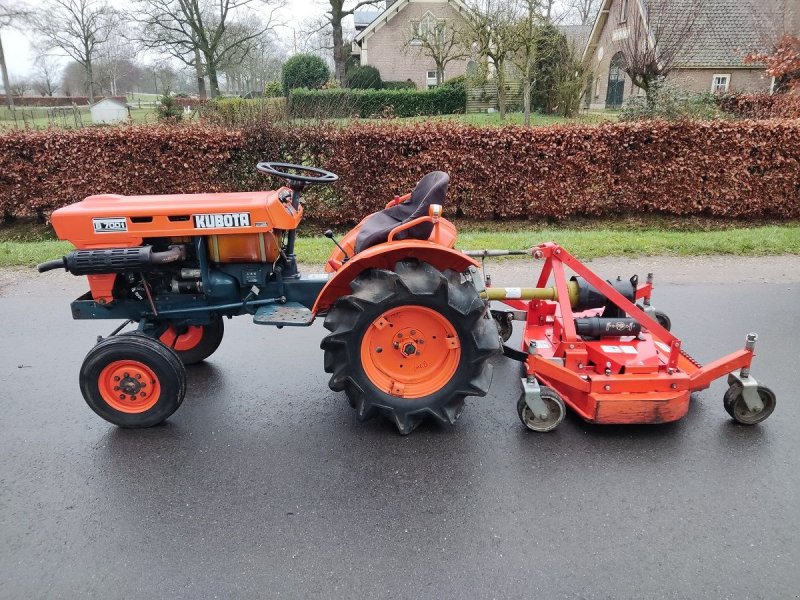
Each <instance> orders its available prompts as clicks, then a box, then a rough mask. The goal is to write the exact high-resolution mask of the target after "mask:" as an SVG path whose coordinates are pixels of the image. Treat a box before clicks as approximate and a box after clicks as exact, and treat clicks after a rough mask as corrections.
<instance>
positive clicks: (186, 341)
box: [158, 325, 203, 352]
mask: <svg viewBox="0 0 800 600" xmlns="http://www.w3.org/2000/svg"><path fill="white" fill-rule="evenodd" d="M158 339H159V340H161V343H162V344H164V345H165V346H169V347H170V348H172V349H173V350H177V351H178V352H185V351H186V350H191V349H192V348H194V347H195V346H197V344H199V343H200V340H202V339H203V326H202V325H190V326H189V327H187V328H186V332H185V333H180V334H179V333H178V332H177V330H176V329H175V328H174V327H172V326H170V328H169V329H167V330H166V331H165V332H164V333H163V334H161V337H160V338H158Z"/></svg>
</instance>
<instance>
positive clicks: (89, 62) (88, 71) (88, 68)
mask: <svg viewBox="0 0 800 600" xmlns="http://www.w3.org/2000/svg"><path fill="white" fill-rule="evenodd" d="M86 79H87V83H88V91H89V104H94V73H93V71H92V59H90V58H89V59H87V60H86Z"/></svg>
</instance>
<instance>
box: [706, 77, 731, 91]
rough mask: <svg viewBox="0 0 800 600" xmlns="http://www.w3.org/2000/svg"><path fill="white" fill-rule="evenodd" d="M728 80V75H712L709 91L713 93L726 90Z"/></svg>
mask: <svg viewBox="0 0 800 600" xmlns="http://www.w3.org/2000/svg"><path fill="white" fill-rule="evenodd" d="M730 81H731V76H730V75H714V77H713V78H712V79H711V91H712V92H714V93H715V94H722V93H725V92H727V91H728V85H729V84H730Z"/></svg>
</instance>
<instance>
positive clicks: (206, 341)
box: [158, 317, 225, 365]
mask: <svg viewBox="0 0 800 600" xmlns="http://www.w3.org/2000/svg"><path fill="white" fill-rule="evenodd" d="M224 333H225V325H224V324H223V323H222V318H221V317H217V318H215V319H213V320H212V321H210V322H208V323H207V324H205V325H184V326H183V327H180V326H175V325H170V326H169V329H167V330H166V331H165V332H164V333H162V334H161V336H160V337H159V338H158V339H159V340H160V341H161V343H162V344H164V345H165V346H167V347H168V348H172V349H173V350H174V351H175V354H177V355H178V358H180V359H181V362H182V363H183V364H184V365H194V364H197V363H199V362H202V361H204V360H205V359H207V358H208V357H209V356H211V355H212V354H213V353H214V352H215V351H216V350H217V348H219V345H220V343H221V342H222V336H223V334H224Z"/></svg>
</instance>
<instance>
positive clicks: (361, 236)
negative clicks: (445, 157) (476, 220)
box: [355, 171, 450, 253]
mask: <svg viewBox="0 0 800 600" xmlns="http://www.w3.org/2000/svg"><path fill="white" fill-rule="evenodd" d="M449 185H450V176H449V175H448V174H447V173H445V172H444V171H433V172H432V173H428V174H427V175H425V177H423V178H422V179H420V182H419V183H418V184H417V186H416V187H415V188H414V191H413V192H411V198H409V199H408V200H406V201H405V202H402V203H401V204H397V205H395V206H392V207H390V208H385V209H383V210H382V211H380V212H376V213H375V214H374V215H372V216H371V217H369V218H368V219H367V220H366V221H365V222H364V224H363V225H362V226H361V231H359V233H358V236H357V237H356V246H355V251H356V253H358V252H361V251H362V250H366V249H367V248H370V247H372V246H375V245H377V244H382V243H383V242H385V241H386V240H387V239H388V238H389V233H391V231H392V229H394V228H395V227H397V226H398V225H400V224H402V223H408V222H409V221H413V220H414V219H416V218H418V217H423V216H425V215H427V214H428V209H429V208H430V206H431V204H444V200H445V197H446V196H447V187H448V186H449ZM432 231H433V223H430V222H428V223H420V224H418V225H414V226H413V227H409V228H408V229H406V230H404V231H401V232H399V233H398V234H397V235H396V236H395V238H394V239H396V240H405V239H408V238H411V239H415V240H427V239H428V238H429V237H430V235H431V232H432Z"/></svg>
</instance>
